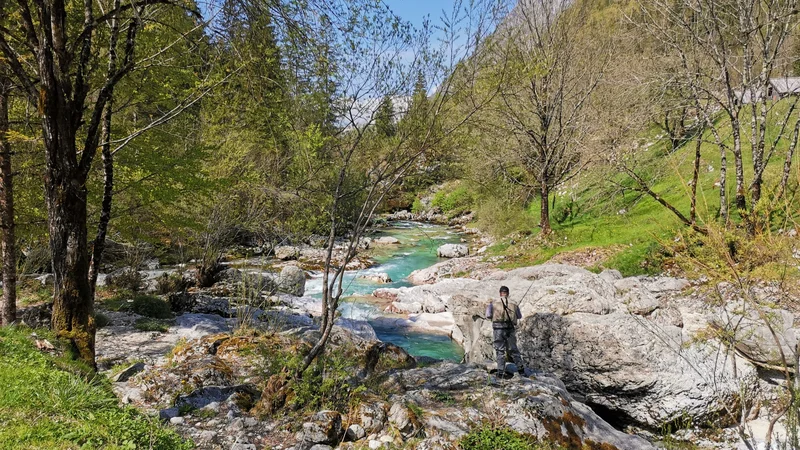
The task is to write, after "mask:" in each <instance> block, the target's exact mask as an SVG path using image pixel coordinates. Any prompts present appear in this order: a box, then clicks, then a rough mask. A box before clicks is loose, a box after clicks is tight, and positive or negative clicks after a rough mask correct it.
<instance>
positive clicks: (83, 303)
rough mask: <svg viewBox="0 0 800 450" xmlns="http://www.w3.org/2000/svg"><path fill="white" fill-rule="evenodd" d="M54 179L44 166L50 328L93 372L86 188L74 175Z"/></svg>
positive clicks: (92, 318) (92, 307) (92, 313)
mask: <svg viewBox="0 0 800 450" xmlns="http://www.w3.org/2000/svg"><path fill="white" fill-rule="evenodd" d="M53 153H55V152H53ZM54 172H56V173H54ZM58 175H61V174H59V173H57V171H54V170H53V169H52V168H51V167H50V165H49V164H48V170H47V178H48V180H47V182H46V183H45V186H46V196H47V208H48V217H49V220H48V223H49V228H50V251H51V253H52V256H53V274H54V276H55V283H54V292H53V319H52V327H53V330H54V331H55V332H56V333H57V335H58V336H59V337H60V338H64V339H67V340H69V341H70V343H71V345H72V350H73V351H74V352H75V357H76V358H78V359H80V360H82V361H84V362H85V363H86V364H88V365H89V366H90V367H92V368H94V367H95V361H94V340H95V331H96V329H95V321H94V302H93V299H92V295H91V292H92V291H91V289H90V287H89V252H88V248H87V230H86V187H85V182H84V181H83V180H80V179H77V177H75V176H74V175H73V176H62V177H60V179H59V178H57V176H58Z"/></svg>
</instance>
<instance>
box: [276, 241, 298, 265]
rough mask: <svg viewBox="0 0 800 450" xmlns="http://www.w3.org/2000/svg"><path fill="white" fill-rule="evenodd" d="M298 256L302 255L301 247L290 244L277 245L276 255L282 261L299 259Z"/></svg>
mask: <svg viewBox="0 0 800 450" xmlns="http://www.w3.org/2000/svg"><path fill="white" fill-rule="evenodd" d="M298 256H300V249H299V248H297V247H293V246H290V245H284V246H280V247H275V257H276V258H278V259H280V260H282V261H288V260H291V259H297V257H298Z"/></svg>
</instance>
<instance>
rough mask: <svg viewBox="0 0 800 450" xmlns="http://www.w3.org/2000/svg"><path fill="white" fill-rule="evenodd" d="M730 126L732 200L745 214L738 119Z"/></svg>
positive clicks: (745, 198)
mask: <svg viewBox="0 0 800 450" xmlns="http://www.w3.org/2000/svg"><path fill="white" fill-rule="evenodd" d="M731 127H732V129H733V165H734V169H735V171H736V195H735V200H734V201H735V204H736V209H738V210H739V213H740V214H742V215H746V213H747V197H746V196H745V187H744V161H743V160H742V136H741V132H740V129H739V128H740V125H739V120H738V119H736V120H734V122H733V123H732V124H731ZM745 220H747V218H745Z"/></svg>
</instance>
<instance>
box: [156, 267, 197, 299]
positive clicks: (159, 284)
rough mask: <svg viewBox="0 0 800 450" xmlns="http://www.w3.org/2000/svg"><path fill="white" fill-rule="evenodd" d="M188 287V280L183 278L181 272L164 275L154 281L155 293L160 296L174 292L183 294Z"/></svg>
mask: <svg viewBox="0 0 800 450" xmlns="http://www.w3.org/2000/svg"><path fill="white" fill-rule="evenodd" d="M190 285H191V283H190V282H189V280H187V279H186V278H184V276H183V273H181V272H173V273H169V274H168V273H164V274H163V275H161V276H160V277H158V279H157V280H156V291H157V292H158V293H159V294H161V295H167V294H172V293H174V292H183V291H185V290H186V289H188V288H189V286H190Z"/></svg>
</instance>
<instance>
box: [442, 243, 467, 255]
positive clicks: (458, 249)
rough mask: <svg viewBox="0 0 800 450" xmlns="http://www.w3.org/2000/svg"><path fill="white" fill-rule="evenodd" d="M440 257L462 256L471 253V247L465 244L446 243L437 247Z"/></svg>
mask: <svg viewBox="0 0 800 450" xmlns="http://www.w3.org/2000/svg"><path fill="white" fill-rule="evenodd" d="M436 254H437V255H439V257H440V258H461V257H463V256H467V255H469V247H467V246H466V245H464V244H444V245H442V246H441V247H439V248H438V249H436Z"/></svg>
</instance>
